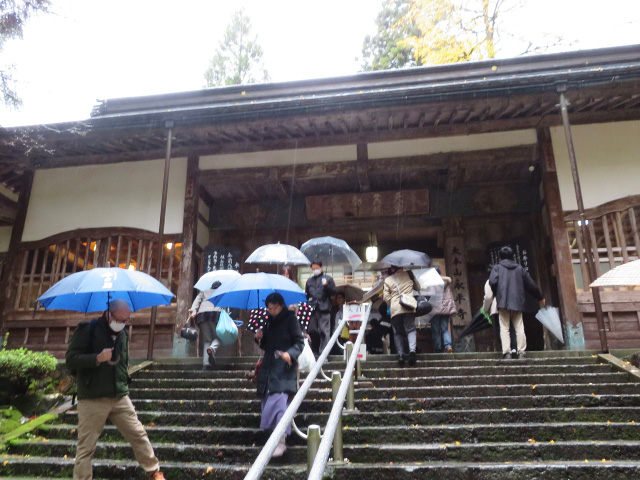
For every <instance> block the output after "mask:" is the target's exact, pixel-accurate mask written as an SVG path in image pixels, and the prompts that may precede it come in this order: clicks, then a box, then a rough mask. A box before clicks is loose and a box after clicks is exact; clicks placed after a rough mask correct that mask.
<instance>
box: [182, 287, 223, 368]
mask: <svg viewBox="0 0 640 480" xmlns="http://www.w3.org/2000/svg"><path fill="white" fill-rule="evenodd" d="M219 286H220V282H218V281H216V282H213V284H212V285H211V288H209V289H207V290H203V291H201V292H200V293H199V294H198V296H197V297H196V299H195V300H194V301H193V304H192V305H191V309H190V310H189V312H190V313H189V316H190V317H191V318H194V317H195V319H196V325H198V328H199V329H200V335H201V336H202V369H203V370H210V369H212V368H213V367H214V366H215V363H216V360H215V354H216V350H218V346H219V345H220V340H218V337H217V336H216V327H217V326H218V319H219V318H220V311H221V308H219V307H216V306H215V305H214V304H213V303H211V302H210V301H209V300H207V298H211V296H212V295H213V293H214V292H215V290H216V289H217V288H218V287H219Z"/></svg>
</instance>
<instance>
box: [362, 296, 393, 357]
mask: <svg viewBox="0 0 640 480" xmlns="http://www.w3.org/2000/svg"><path fill="white" fill-rule="evenodd" d="M387 309H388V307H387V304H386V303H385V302H382V303H381V304H380V306H379V307H378V312H379V313H380V318H379V319H377V318H372V319H371V322H370V323H371V329H370V330H369V331H367V333H366V336H365V339H366V342H367V352H368V353H384V341H383V338H384V337H385V336H386V335H389V339H390V350H391V353H396V351H395V345H394V343H393V342H394V340H393V328H391V318H390V317H389V314H388V313H387Z"/></svg>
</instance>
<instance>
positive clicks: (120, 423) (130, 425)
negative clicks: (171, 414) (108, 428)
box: [73, 396, 160, 480]
mask: <svg viewBox="0 0 640 480" xmlns="http://www.w3.org/2000/svg"><path fill="white" fill-rule="evenodd" d="M107 418H108V419H109V420H111V423H113V424H114V425H115V426H116V428H117V429H118V430H119V431H120V433H121V434H122V435H123V436H124V438H126V439H127V441H128V442H129V443H130V444H131V446H132V447H133V453H134V455H135V456H136V460H138V463H139V464H140V466H141V467H142V468H143V469H144V471H145V472H147V473H152V472H155V471H157V470H159V469H160V465H159V464H158V459H157V458H156V456H155V454H154V453H153V447H152V446H151V443H150V442H149V437H148V436H147V432H145V430H144V428H143V427H142V424H141V423H140V420H138V416H137V415H136V411H135V409H134V407H133V404H132V403H131V399H130V398H129V397H128V396H125V397H122V398H95V399H85V400H78V447H77V450H76V464H75V467H74V468H73V478H74V480H91V479H92V478H93V467H92V465H91V460H92V459H93V454H94V453H95V451H96V443H97V442H98V438H99V437H100V434H101V433H102V430H103V429H104V424H105V422H106V421H107Z"/></svg>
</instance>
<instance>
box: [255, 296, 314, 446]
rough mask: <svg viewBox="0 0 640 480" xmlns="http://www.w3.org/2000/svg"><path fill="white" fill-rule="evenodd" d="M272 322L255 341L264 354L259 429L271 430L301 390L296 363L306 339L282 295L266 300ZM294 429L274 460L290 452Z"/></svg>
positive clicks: (282, 442) (261, 368) (259, 332)
mask: <svg viewBox="0 0 640 480" xmlns="http://www.w3.org/2000/svg"><path fill="white" fill-rule="evenodd" d="M265 304H266V306H267V312H268V313H269V318H268V319H267V323H266V325H265V327H264V328H263V329H260V330H258V332H257V333H256V340H257V342H258V345H259V346H260V348H261V349H263V350H264V355H263V359H262V365H261V366H260V370H259V371H258V378H257V383H258V387H257V390H258V396H259V397H260V398H261V399H262V418H261V420H260V428H261V429H263V430H272V429H274V428H275V427H276V425H277V424H278V422H279V421H280V419H281V418H282V416H283V415H284V412H285V411H286V410H287V407H288V406H289V403H290V402H291V399H292V398H293V395H295V393H296V392H297V390H298V378H297V371H296V363H297V360H298V356H299V355H300V353H302V349H303V348H304V337H303V336H302V330H301V329H300V323H299V322H298V319H297V317H296V314H295V313H294V312H292V311H291V310H289V309H287V308H286V306H285V304H284V298H283V297H282V295H280V294H279V293H271V294H270V295H269V296H267V298H266V300H265ZM290 434H291V426H290V425H289V426H288V427H287V431H286V433H285V434H284V435H283V436H282V438H281V439H280V442H279V443H278V446H277V447H276V449H275V451H274V453H273V456H274V457H280V456H282V454H283V453H284V452H285V450H286V449H287V446H286V437H287V435H290Z"/></svg>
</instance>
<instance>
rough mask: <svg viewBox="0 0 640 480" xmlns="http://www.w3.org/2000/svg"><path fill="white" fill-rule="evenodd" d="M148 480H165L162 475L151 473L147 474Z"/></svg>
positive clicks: (160, 473)
mask: <svg viewBox="0 0 640 480" xmlns="http://www.w3.org/2000/svg"><path fill="white" fill-rule="evenodd" d="M147 478H149V480H165V478H164V475H163V474H162V472H153V473H150V474H148V477H147Z"/></svg>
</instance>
